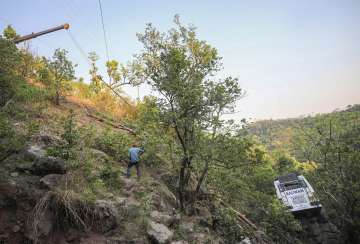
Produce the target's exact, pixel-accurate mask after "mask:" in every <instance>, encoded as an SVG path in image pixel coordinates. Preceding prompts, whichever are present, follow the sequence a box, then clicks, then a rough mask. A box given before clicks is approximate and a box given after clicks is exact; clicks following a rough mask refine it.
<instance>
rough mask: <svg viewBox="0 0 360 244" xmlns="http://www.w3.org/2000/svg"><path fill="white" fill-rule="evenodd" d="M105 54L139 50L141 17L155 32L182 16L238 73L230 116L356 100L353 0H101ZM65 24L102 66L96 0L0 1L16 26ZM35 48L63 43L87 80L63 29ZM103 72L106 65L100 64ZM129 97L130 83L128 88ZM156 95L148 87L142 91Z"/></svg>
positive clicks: (358, 75)
mask: <svg viewBox="0 0 360 244" xmlns="http://www.w3.org/2000/svg"><path fill="white" fill-rule="evenodd" d="M101 4H102V8H103V14H104V22H105V29H106V34H107V39H108V44H109V51H110V59H116V60H118V61H120V62H123V63H126V62H127V61H130V60H131V59H132V57H133V55H134V54H136V53H139V52H140V51H141V49H142V46H141V44H140V43H139V41H138V40H137V38H136V33H138V32H143V31H144V28H145V24H146V23H149V22H151V23H153V24H154V25H155V26H156V27H157V28H158V29H159V30H160V31H163V32H165V31H167V30H168V29H169V28H171V27H173V22H172V21H173V17H174V15H175V14H179V15H180V18H181V21H182V22H183V23H184V24H191V25H194V26H196V27H197V34H198V37H199V38H200V39H202V40H206V41H207V42H208V43H209V44H211V45H212V46H214V47H216V48H217V49H218V52H219V54H220V56H222V57H223V59H222V62H223V66H224V69H223V70H222V71H221V74H220V75H221V76H228V75H231V76H233V77H237V78H239V83H240V85H241V87H242V88H243V89H244V90H245V91H246V96H245V97H244V98H242V99H241V100H239V102H238V103H237V108H236V113H235V114H233V115H232V116H231V118H233V119H235V120H240V119H242V118H247V119H249V118H250V119H252V120H259V119H278V118H289V117H298V116H304V115H312V114H316V113H325V112H331V111H333V110H335V109H337V108H344V107H345V106H346V105H349V104H355V103H360V45H359V44H360V1H359V0H337V1H334V0H301V1H298V0H296V1H295V0H282V1H280V0H262V1H260V0H248V1H245V0H238V1H235V0H233V1H231V0H223V1H219V0H217V1H212V0H197V1H195V0H192V1H190V0H182V1H165V0H163V1H161V0H133V1H125V0H101ZM65 22H68V23H69V24H70V32H71V34H72V35H73V36H74V38H75V40H76V41H77V42H78V44H79V46H80V47H81V49H82V50H83V52H85V53H88V52H90V51H95V52H96V53H97V54H98V55H99V56H100V58H101V59H100V60H99V63H98V66H100V67H104V65H105V62H106V51H105V44H104V38H103V32H102V25H101V18H100V11H99V2H98V0H51V1H48V0H33V1H27V0H11V1H10V0H8V1H6V0H0V28H1V29H3V28H4V27H5V26H6V25H7V24H11V25H12V26H13V27H14V28H15V29H16V30H17V32H18V33H19V34H21V35H25V34H29V33H31V32H37V31H41V30H44V29H47V28H50V27H54V26H58V25H60V24H63V23H65ZM30 46H31V48H32V50H33V52H34V53H36V54H38V55H41V56H46V57H50V56H52V54H53V52H54V50H55V49H56V48H65V49H67V50H68V51H69V57H70V58H71V60H72V61H73V62H74V63H76V64H78V66H77V67H76V75H77V76H78V77H80V76H81V77H84V78H85V80H88V79H89V76H88V70H89V64H88V62H87V60H86V59H85V57H84V55H83V54H82V53H81V51H79V49H78V48H76V46H75V44H74V42H73V41H72V40H71V38H70V36H69V34H68V33H67V32H66V31H59V32H55V33H51V34H48V35H44V36H41V37H38V38H36V39H34V40H32V41H31V42H30ZM101 72H103V73H104V72H105V69H104V68H102V69H101ZM124 90H125V92H126V93H127V94H128V95H129V96H130V97H132V98H134V99H135V98H136V97H137V96H138V91H137V89H136V88H132V87H125V88H124ZM149 94H153V92H152V91H151V89H150V88H149V87H147V86H146V85H142V86H140V88H139V95H140V97H143V96H145V95H149Z"/></svg>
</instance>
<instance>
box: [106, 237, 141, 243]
mask: <svg viewBox="0 0 360 244" xmlns="http://www.w3.org/2000/svg"><path fill="white" fill-rule="evenodd" d="M145 243H148V242H147V241H146V240H145V239H144V238H135V239H129V238H127V237H110V238H108V239H107V240H106V244H145Z"/></svg>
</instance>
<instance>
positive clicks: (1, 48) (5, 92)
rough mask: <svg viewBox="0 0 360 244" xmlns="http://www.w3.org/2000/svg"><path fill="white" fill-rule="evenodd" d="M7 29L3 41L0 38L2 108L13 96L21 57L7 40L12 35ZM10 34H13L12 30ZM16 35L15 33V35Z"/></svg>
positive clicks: (13, 45) (0, 102)
mask: <svg viewBox="0 0 360 244" xmlns="http://www.w3.org/2000/svg"><path fill="white" fill-rule="evenodd" d="M9 28H11V27H9V26H8V27H7V28H6V29H5V30H4V36H5V37H6V39H4V38H3V37H2V36H0V106H4V105H5V104H6V103H7V101H9V99H11V98H12V97H13V95H14V89H15V86H16V84H17V83H18V80H19V76H18V68H19V65H20V63H21V55H20V52H19V50H18V49H17V48H16V46H15V44H14V43H13V42H12V41H11V40H9V39H10V38H11V37H12V36H13V34H9ZM11 30H12V33H13V32H15V31H14V30H13V29H12V28H11ZM14 35H16V32H15V34H14Z"/></svg>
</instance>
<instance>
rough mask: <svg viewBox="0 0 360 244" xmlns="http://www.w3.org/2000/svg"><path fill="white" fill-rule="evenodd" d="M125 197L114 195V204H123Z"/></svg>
mask: <svg viewBox="0 0 360 244" xmlns="http://www.w3.org/2000/svg"><path fill="white" fill-rule="evenodd" d="M126 199H127V198H126V197H116V198H115V203H116V205H118V206H125V204H126Z"/></svg>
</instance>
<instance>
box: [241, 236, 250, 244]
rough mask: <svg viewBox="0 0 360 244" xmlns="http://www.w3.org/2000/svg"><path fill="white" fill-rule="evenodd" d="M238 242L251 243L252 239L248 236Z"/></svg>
mask: <svg viewBox="0 0 360 244" xmlns="http://www.w3.org/2000/svg"><path fill="white" fill-rule="evenodd" d="M238 244H251V241H250V239H249V238H248V237H246V238H245V239H243V240H241V241H240V242H238Z"/></svg>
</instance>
